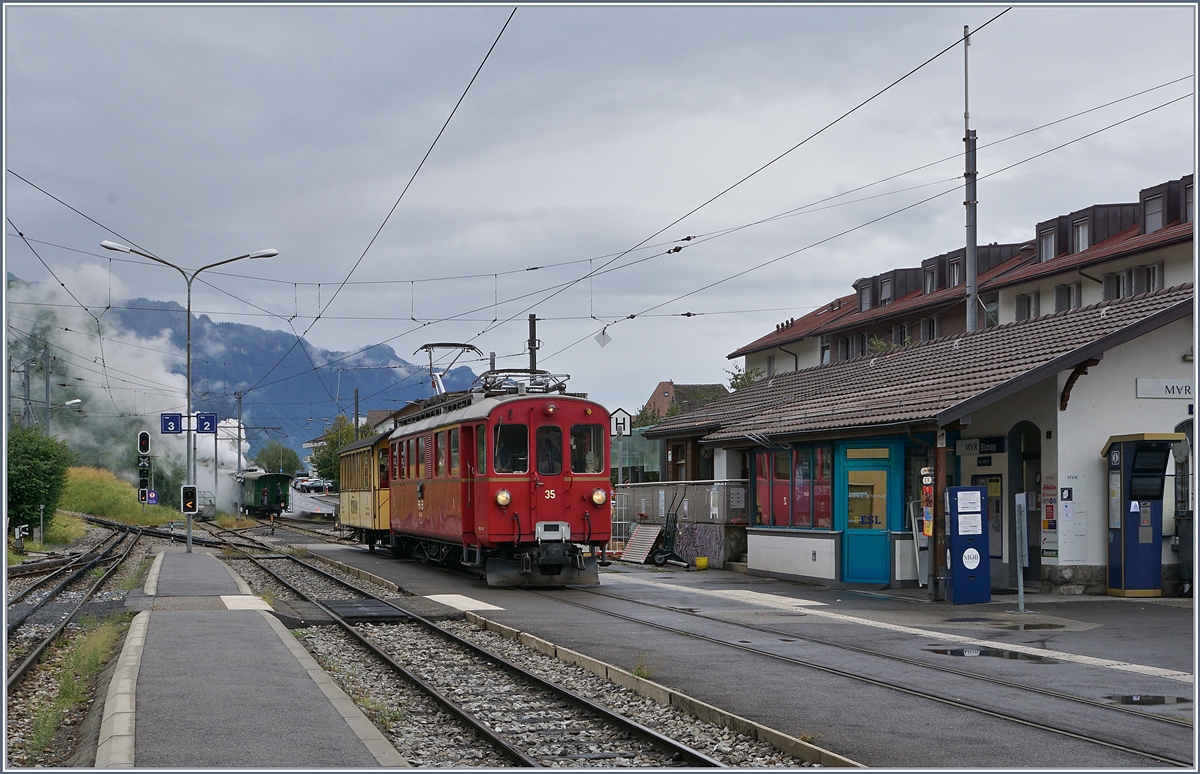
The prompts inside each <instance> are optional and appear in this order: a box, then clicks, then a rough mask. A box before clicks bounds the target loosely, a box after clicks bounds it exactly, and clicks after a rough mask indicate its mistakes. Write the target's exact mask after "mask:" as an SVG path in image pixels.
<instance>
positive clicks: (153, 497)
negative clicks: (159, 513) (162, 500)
mask: <svg viewBox="0 0 1200 774" xmlns="http://www.w3.org/2000/svg"><path fill="white" fill-rule="evenodd" d="M146 505H158V490H157V489H151V490H149V491H147V492H146Z"/></svg>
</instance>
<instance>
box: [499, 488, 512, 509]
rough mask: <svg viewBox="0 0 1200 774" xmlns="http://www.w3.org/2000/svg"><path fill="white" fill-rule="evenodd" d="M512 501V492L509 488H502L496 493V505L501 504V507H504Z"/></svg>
mask: <svg viewBox="0 0 1200 774" xmlns="http://www.w3.org/2000/svg"><path fill="white" fill-rule="evenodd" d="M511 502H512V493H511V492H509V491H508V490H507V489H501V490H500V491H499V492H497V493H496V505H499V506H500V507H501V508H503V507H504V506H506V505H508V504H509V503H511Z"/></svg>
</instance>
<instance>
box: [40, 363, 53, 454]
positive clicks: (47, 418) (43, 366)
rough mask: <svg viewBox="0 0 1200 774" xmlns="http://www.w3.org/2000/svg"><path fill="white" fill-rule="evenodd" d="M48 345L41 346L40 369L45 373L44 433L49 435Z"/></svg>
mask: <svg viewBox="0 0 1200 774" xmlns="http://www.w3.org/2000/svg"><path fill="white" fill-rule="evenodd" d="M51 362H52V361H51V360H50V345H49V344H47V345H45V346H44V347H43V348H42V370H43V371H44V372H45V374H46V435H50V370H51Z"/></svg>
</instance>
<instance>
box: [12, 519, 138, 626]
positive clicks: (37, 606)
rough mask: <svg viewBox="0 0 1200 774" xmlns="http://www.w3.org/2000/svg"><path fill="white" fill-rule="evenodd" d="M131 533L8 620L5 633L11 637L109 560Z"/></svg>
mask: <svg viewBox="0 0 1200 774" xmlns="http://www.w3.org/2000/svg"><path fill="white" fill-rule="evenodd" d="M129 533H130V530H126V532H125V533H124V534H122V535H121V536H120V537H119V538H117V540H116V541H115V542H114V543H113V544H112V545H110V546H109V547H108V548H106V549H104V551H103V552H101V553H100V554H97V555H96V556H94V557H92V559H91V561H89V562H88V563H87V564H84V565H81V566H79V567H76V568H75V571H74V572H72V573H71V574H70V575H69V576H67V577H66V578H65V579H63V580H62V582H60V583H59V584H58V585H57V586H55V587H54V588H52V589H50V590H49V591H47V592H46V594H45V596H43V597H42V598H41V599H39V600H38V601H37V602H35V603H33V604H32V605H30V606H29V607H28V608H26V609H25V610H22V611H21V612H20V614H19V615H13V616H11V617H10V618H9V620H8V625H7V627H6V628H5V631H6V633H7V634H8V636H10V637H11V636H12V633H13V632H15V631H16V630H17V629H19V628H20V627H21V624H23V623H25V621H26V620H27V619H28V618H29V616H31V615H33V614H34V613H36V612H37V611H39V610H41V609H42V608H43V607H45V606H46V605H47V604H49V603H50V602H51V601H53V600H54V599H55V598H57V597H58V595H59V594H61V593H62V591H63V589H65V588H66V587H67V586H70V585H71V584H72V583H74V582H75V581H77V580H79V578H80V576H82V575H83V574H84V573H85V572H87V571H88V570H90V569H92V568H93V567H95V566H96V565H97V564H99V563H100V562H102V561H104V560H105V559H106V558H108V555H109V554H111V553H112V552H113V549H115V548H116V547H117V546H119V545H120V544H121V543H122V542H124V541H125V539H126V538H127V537H129ZM126 553H128V552H126Z"/></svg>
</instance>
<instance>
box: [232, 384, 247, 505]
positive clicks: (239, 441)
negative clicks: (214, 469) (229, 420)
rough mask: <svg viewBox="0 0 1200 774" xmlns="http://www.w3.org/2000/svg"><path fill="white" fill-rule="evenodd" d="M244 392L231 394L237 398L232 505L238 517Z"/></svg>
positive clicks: (240, 501)
mask: <svg viewBox="0 0 1200 774" xmlns="http://www.w3.org/2000/svg"><path fill="white" fill-rule="evenodd" d="M245 394H246V393H244V392H242V391H241V390H238V391H236V392H234V393H233V396H234V397H235V398H237V422H238V423H237V476H236V477H235V478H234V481H237V482H238V485H237V486H236V487H234V490H233V492H234V494H233V499H234V506H235V507H236V508H237V515H238V516H239V517H240V516H241V515H242V505H243V503H242V485H241V478H242V396H244V395H245Z"/></svg>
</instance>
